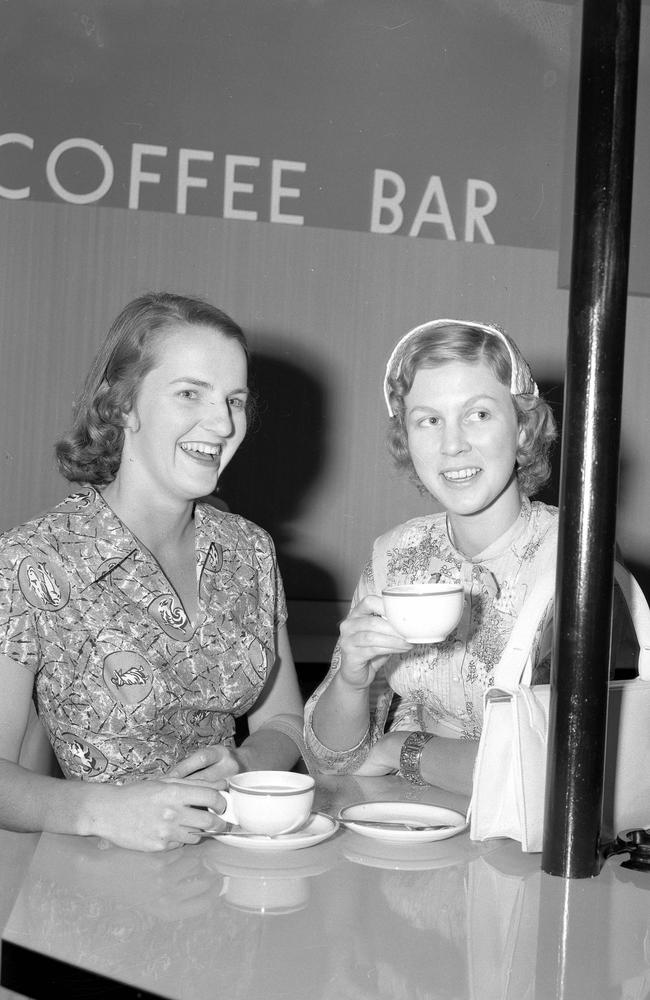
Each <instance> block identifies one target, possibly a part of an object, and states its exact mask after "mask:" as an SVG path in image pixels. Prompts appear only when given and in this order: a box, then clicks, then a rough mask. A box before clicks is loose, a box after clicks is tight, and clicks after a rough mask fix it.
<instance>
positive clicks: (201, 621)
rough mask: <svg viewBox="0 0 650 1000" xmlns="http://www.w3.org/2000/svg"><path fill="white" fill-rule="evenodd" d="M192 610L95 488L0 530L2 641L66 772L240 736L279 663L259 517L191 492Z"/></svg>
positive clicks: (132, 774) (274, 590) (79, 773)
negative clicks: (27, 679) (240, 720)
mask: <svg viewBox="0 0 650 1000" xmlns="http://www.w3.org/2000/svg"><path fill="white" fill-rule="evenodd" d="M194 521H195V556H196V580H197V590H198V596H199V613H198V617H197V621H196V622H195V623H192V622H191V621H190V620H189V618H188V616H187V614H186V613H185V610H184V608H183V606H182V604H181V602H180V600H179V598H178V596H177V595H176V594H175V592H174V590H173V587H172V586H171V584H170V583H169V581H168V580H167V578H166V576H165V575H164V573H163V571H162V569H161V568H160V566H159V565H158V563H157V562H156V560H155V559H154V557H153V556H152V555H151V553H149V551H148V550H147V549H146V548H145V547H144V546H142V545H141V544H140V543H139V542H138V540H137V539H136V538H135V536H134V535H132V534H131V532H130V531H129V530H128V528H127V527H126V526H125V525H124V524H123V523H122V522H121V521H120V520H119V519H118V517H117V516H116V515H115V514H114V513H113V511H112V510H111V508H110V507H109V506H108V505H107V504H106V502H105V501H104V499H103V497H102V496H101V494H100V493H99V492H98V491H97V490H96V489H94V488H93V487H84V488H82V489H80V490H79V491H78V492H76V493H73V494H71V495H70V496H69V497H67V498H66V499H65V500H63V501H62V503H60V504H59V505H58V506H57V507H56V508H55V509H54V510H52V511H51V512H49V513H47V514H45V515H43V516H41V517H39V518H36V519H35V520H33V521H30V522H28V523H26V524H24V525H22V526H20V527H18V528H14V529H12V530H11V531H9V532H7V533H6V534H4V535H3V536H2V538H1V539H0V651H1V652H2V653H4V654H5V655H6V656H9V657H10V658H11V659H13V660H15V661H16V662H18V663H20V664H23V665H24V667H25V669H27V670H30V671H31V672H32V673H33V674H34V692H35V703H36V707H37V711H38V713H39V716H40V718H41V721H42V723H43V725H44V726H45V729H46V731H47V733H48V736H49V739H50V742H51V743H52V746H53V748H54V751H55V753H56V756H57V759H58V761H59V764H60V766H61V769H62V771H63V773H64V774H65V776H66V777H69V778H84V779H94V780H100V781H107V780H111V779H120V780H128V779H129V778H139V777H142V776H144V775H154V774H161V773H164V772H166V771H167V770H168V769H169V768H170V767H171V766H172V765H173V764H174V763H176V762H177V761H178V760H180V759H182V758H183V757H186V756H187V755H188V754H189V753H192V752H193V751H194V750H196V749H199V748H200V747H202V746H205V745H208V744H215V743H225V744H227V745H232V744H233V742H234V731H235V718H236V717H237V716H241V715H243V714H245V713H246V712H247V711H248V710H249V709H250V708H251V707H252V706H253V705H254V704H255V702H256V701H257V699H258V697H259V695H260V693H261V691H262V688H263V687H264V684H265V681H266V679H267V676H268V674H269V671H270V670H271V668H272V666H273V663H274V660H275V641H276V633H277V629H278V628H279V627H280V626H281V625H282V624H283V623H284V622H285V620H286V604H285V598H284V591H283V588H282V582H281V579H280V575H279V572H278V567H277V562H276V557H275V551H274V548H273V544H272V542H271V540H270V538H269V536H268V535H267V534H266V532H264V531H263V530H262V529H261V528H259V527H257V526H256V525H254V524H252V523H251V522H249V521H246V520H244V518H242V517H239V516H238V515H235V514H229V513H223V512H222V511H219V510H216V509H214V508H213V507H211V506H210V505H208V504H205V503H197V504H196V506H195V511H194Z"/></svg>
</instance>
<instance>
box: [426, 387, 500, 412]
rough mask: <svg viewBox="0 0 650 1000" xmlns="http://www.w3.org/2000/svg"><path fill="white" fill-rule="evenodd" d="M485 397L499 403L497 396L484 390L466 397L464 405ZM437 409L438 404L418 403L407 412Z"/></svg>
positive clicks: (471, 404) (472, 403) (469, 404)
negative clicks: (476, 394)
mask: <svg viewBox="0 0 650 1000" xmlns="http://www.w3.org/2000/svg"><path fill="white" fill-rule="evenodd" d="M483 399H484V400H486V401H487V400H489V401H490V402H491V403H497V402H498V400H497V398H496V396H490V394H489V393H483V392H482V393H479V395H478V396H470V398H469V399H466V400H465V402H464V403H463V404H462V405H463V406H473V405H474V404H476V403H478V402H480V401H481V400H483ZM437 409H438V407H437V406H427V405H426V403H418V405H417V406H413V407H411V408H410V409H408V411H407V412H408V413H417V412H418V411H419V410H422V411H427V412H434V411H437Z"/></svg>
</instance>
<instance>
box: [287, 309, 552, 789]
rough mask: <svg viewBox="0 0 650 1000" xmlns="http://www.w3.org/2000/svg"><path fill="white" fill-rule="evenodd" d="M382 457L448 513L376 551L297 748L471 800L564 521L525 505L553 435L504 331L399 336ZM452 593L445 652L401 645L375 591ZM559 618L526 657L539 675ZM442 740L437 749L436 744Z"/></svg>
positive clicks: (427, 329)
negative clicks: (516, 647)
mask: <svg viewBox="0 0 650 1000" xmlns="http://www.w3.org/2000/svg"><path fill="white" fill-rule="evenodd" d="M384 396H385V400H386V405H387V408H388V412H389V415H390V427H389V433H388V445H389V450H390V452H391V454H392V456H393V458H394V460H395V462H396V464H397V466H398V468H400V469H403V470H405V471H406V472H407V473H408V474H409V476H410V477H411V478H412V479H413V480H414V482H415V483H416V485H417V487H418V489H419V490H420V491H422V492H423V493H427V494H429V495H430V496H431V498H432V499H433V500H435V501H437V503H438V504H439V505H440V506H442V508H443V510H442V512H441V513H432V514H429V515H425V516H422V517H416V518H414V519H411V520H409V521H406V522H405V523H404V524H400V525H398V526H397V527H396V528H393V529H392V530H391V531H388V532H387V533H386V534H385V535H383V536H382V537H380V538H378V539H377V540H376V541H375V544H374V547H373V552H372V557H371V559H370V560H369V562H368V564H367V566H366V568H365V570H364V572H363V575H362V577H361V580H360V582H359V585H358V587H357V590H356V592H355V595H354V598H353V601H352V607H351V610H350V613H349V614H348V616H347V618H346V619H345V620H344V621H343V622H342V624H341V628H340V638H339V641H338V643H337V646H336V649H335V652H334V656H333V660H332V665H331V667H330V671H329V673H328V675H327V677H326V678H325V680H324V681H323V683H322V684H321V686H320V687H319V688H318V689H317V690H316V691H315V692H314V695H313V696H312V698H311V699H310V701H309V702H308V704H307V707H306V727H305V734H306V742H307V745H308V747H309V749H310V751H311V753H312V754H313V755H314V757H315V759H316V760H318V761H319V763H320V766H321V767H322V768H323V769H324V770H329V771H339V772H346V771H347V772H354V773H358V774H365V775H373V774H384V773H389V772H395V771H398V770H400V773H402V775H403V776H404V777H406V778H407V779H409V780H411V781H413V782H415V783H422V784H425V783H431V784H435V785H439V786H442V787H446V788H448V789H451V790H454V791H459V792H464V793H467V792H469V791H470V789H471V775H472V768H473V764H474V757H475V754H476V749H477V745H478V744H477V741H478V737H479V735H480V732H481V725H482V716H483V696H484V692H485V690H486V688H487V687H488V686H489V685H490V683H491V677H492V674H493V672H494V668H495V665H496V663H497V662H498V660H499V657H500V655H501V654H502V652H503V650H504V648H505V646H506V643H507V641H508V638H509V636H510V634H511V632H512V628H513V624H514V622H515V620H516V618H517V614H518V612H519V610H520V608H521V607H522V604H523V602H524V599H525V597H526V594H527V592H528V591H529V590H530V588H531V586H532V584H533V583H534V581H535V579H536V576H537V574H538V572H539V559H540V558H542V556H543V558H544V559H547V558H548V552H549V547H550V549H551V550H552V554H551V558H552V559H554V552H555V547H556V539H557V509H556V508H555V507H550V506H548V505H546V504H544V503H541V502H539V501H534V500H531V499H530V497H531V495H532V494H534V493H535V491H536V490H538V489H539V488H540V487H541V486H542V485H543V484H544V482H545V481H546V480H547V478H548V476H549V472H550V466H549V460H548V454H549V449H550V446H551V444H552V442H553V441H554V439H555V437H556V427H555V422H554V419H553V415H552V412H551V409H550V407H549V406H548V404H547V403H546V402H544V400H543V399H541V398H540V396H539V391H538V388H537V385H536V384H535V382H534V380H533V377H532V375H531V372H530V369H529V367H528V364H527V363H526V361H525V360H524V358H523V357H522V355H521V353H520V351H519V349H518V348H517V346H516V345H515V343H514V342H513V341H512V340H511V339H510V338H509V337H508V336H507V335H506V334H505V333H504V332H503V331H502V330H501V329H499V328H498V327H496V326H492V325H488V324H484V323H474V322H462V321H459V320H452V319H442V320H434V321H432V322H428V323H424V324H423V325H421V326H418V327H416V328H415V329H414V330H411V331H410V332H409V333H407V334H406V336H405V337H403V338H402V339H401V340H400V341H399V343H398V344H397V346H396V348H395V350H394V351H393V353H392V355H391V357H390V359H389V361H388V364H387V368H386V377H385V381H384ZM433 580H440V581H442V582H448V581H449V582H453V583H461V584H462V586H463V588H464V593H465V603H464V612H463V616H462V618H461V621H460V623H459V625H458V626H457V628H456V629H455V630H454V631H453V632H452V633H451V635H450V636H449V637H448V638H447V639H446V640H445V641H443V642H441V643H438V644H424V645H416V644H413V643H411V642H408V641H406V640H405V639H403V638H402V637H401V636H400V635H399V634H398V633H397V632H396V631H395V630H394V629H393V628H392V627H391V625H390V624H389V622H388V621H387V620H386V618H385V617H384V616H383V604H382V598H381V596H380V595H381V592H382V589H383V588H384V587H386V586H393V585H397V584H405V583H426V582H430V581H433ZM551 618H552V608H550V607H549V609H548V610H547V613H546V616H545V618H544V620H543V621H542V622H540V626H539V629H538V633H537V636H536V639H535V648H534V649H532V650H531V658H532V661H533V667H534V668H536V669H538V670H539V669H540V668H541V667H542V666H543V665H544V664H547V663H548V660H549V656H550V646H551V629H550V625H551ZM434 736H435V737H438V738H436V739H434V738H432V737H434Z"/></svg>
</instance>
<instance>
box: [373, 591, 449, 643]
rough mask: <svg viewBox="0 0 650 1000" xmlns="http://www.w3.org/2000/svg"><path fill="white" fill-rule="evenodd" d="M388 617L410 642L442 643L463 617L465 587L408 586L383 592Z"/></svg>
mask: <svg viewBox="0 0 650 1000" xmlns="http://www.w3.org/2000/svg"><path fill="white" fill-rule="evenodd" d="M382 597H383V601H384V614H385V616H386V618H387V619H388V621H389V622H390V624H391V625H392V626H393V628H394V629H395V631H396V632H399V634H400V635H401V636H403V637H404V638H405V639H407V640H408V641H409V642H442V641H443V640H444V639H446V638H447V636H448V635H449V633H450V632H452V631H453V629H455V628H456V625H458V622H459V621H460V619H461V617H462V615H463V604H464V600H465V594H464V591H463V588H462V586H461V584H455V583H404V584H400V585H398V586H394V587H385V588H384V590H382Z"/></svg>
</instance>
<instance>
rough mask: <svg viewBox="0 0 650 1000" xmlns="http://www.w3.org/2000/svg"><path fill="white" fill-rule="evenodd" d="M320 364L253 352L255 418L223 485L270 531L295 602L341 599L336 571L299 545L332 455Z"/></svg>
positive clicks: (231, 499)
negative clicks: (297, 527) (299, 528)
mask: <svg viewBox="0 0 650 1000" xmlns="http://www.w3.org/2000/svg"><path fill="white" fill-rule="evenodd" d="M316 372H317V363H316V362H314V364H313V365H309V360H308V358H307V357H306V355H305V354H304V352H302V351H301V357H300V360H297V359H295V358H291V359H289V358H288V357H287V356H286V355H284V354H280V353H277V354H273V353H271V352H270V351H267V352H264V351H261V350H258V349H257V348H255V349H254V352H253V360H252V364H251V372H250V385H251V388H252V390H253V393H254V396H255V400H256V415H255V416H254V418H253V420H252V422H251V425H250V427H249V432H248V434H247V435H246V438H245V439H244V442H243V444H242V446H241V448H240V450H239V452H238V453H237V455H236V456H235V458H234V459H233V461H232V463H231V465H230V466H229V467H228V468H227V469H226V471H225V472H224V476H223V480H222V481H221V482H220V483H219V489H218V497H219V498H221V499H222V500H223V501H224V502H225V503H226V504H227V506H228V508H229V509H230V510H231V511H234V512H235V513H237V514H242V515H243V516H244V517H247V518H248V519H249V520H251V521H254V522H255V523H256V524H259V525H260V526H261V527H262V528H264V529H265V530H266V531H268V532H269V534H270V535H271V537H272V538H273V541H274V543H275V547H276V551H277V554H278V563H279V566H280V571H281V573H282V579H283V582H284V587H285V591H286V594H287V598H288V599H289V600H300V601H309V600H314V601H329V600H332V601H333V600H336V598H337V587H336V581H335V580H334V578H333V577H332V575H331V574H330V573H329V571H328V570H327V569H326V568H325V567H323V566H321V565H319V564H318V563H316V562H314V561H313V560H312V559H310V557H309V554H308V553H305V552H304V551H300V550H299V549H298V547H297V545H296V544H295V540H294V536H293V529H292V525H293V523H294V522H295V519H296V518H297V517H298V516H299V514H300V513H301V512H302V510H303V509H304V507H305V505H306V504H307V503H308V500H309V496H310V495H311V494H312V492H313V491H314V490H317V489H318V484H319V481H320V477H321V472H322V469H323V466H324V463H325V462H326V460H327V453H328V413H327V399H326V393H325V388H324V385H323V383H322V381H321V380H320V379H319V378H318V375H317V374H316Z"/></svg>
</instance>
